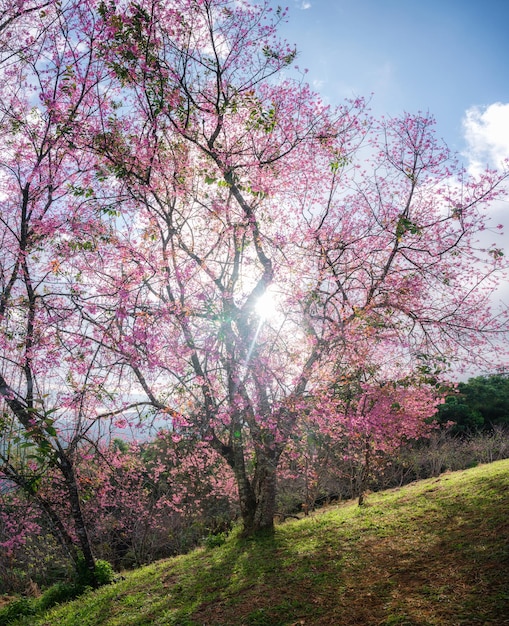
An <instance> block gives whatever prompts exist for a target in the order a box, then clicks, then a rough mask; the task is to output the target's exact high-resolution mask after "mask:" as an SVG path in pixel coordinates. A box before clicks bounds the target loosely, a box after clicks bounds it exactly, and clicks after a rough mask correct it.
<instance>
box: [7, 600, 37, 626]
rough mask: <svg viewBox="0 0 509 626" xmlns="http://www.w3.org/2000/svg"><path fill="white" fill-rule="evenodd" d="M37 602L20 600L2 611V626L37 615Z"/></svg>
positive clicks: (11, 603)
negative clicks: (21, 618)
mask: <svg viewBox="0 0 509 626" xmlns="http://www.w3.org/2000/svg"><path fill="white" fill-rule="evenodd" d="M37 603H38V601H37V600H34V599H33V598H19V600H14V602H10V603H9V604H8V605H7V606H4V607H3V608H2V609H0V626H7V625H8V624H12V623H13V622H14V621H16V620H18V619H19V618H20V617H24V616H28V615H35V614H36V613H37V606H36V605H37Z"/></svg>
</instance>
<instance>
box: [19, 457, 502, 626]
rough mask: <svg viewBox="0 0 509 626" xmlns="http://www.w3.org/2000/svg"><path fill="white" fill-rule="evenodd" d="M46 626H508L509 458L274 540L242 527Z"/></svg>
mask: <svg viewBox="0 0 509 626" xmlns="http://www.w3.org/2000/svg"><path fill="white" fill-rule="evenodd" d="M31 619H32V622H31V624H33V623H34V621H33V620H34V618H33V617H32V618H31ZM37 623H38V624H40V625H42V624H44V625H47V626H55V625H58V626H71V625H72V626H106V625H108V626H114V625H115V626H131V625H132V626H135V625H136V626H142V625H143V626H145V625H146V626H148V625H160V626H161V625H167V624H174V625H178V626H198V625H200V626H201V625H206V626H209V625H210V626H213V625H222V626H241V625H245V626H264V625H267V626H268V625H270V626H278V625H279V626H283V625H287V626H290V625H301V624H316V625H319V624H320V625H336V626H337V625H339V624H341V625H350V624H361V625H373V626H375V625H376V626H394V625H406V626H418V625H422V626H431V625H436V626H438V625H440V626H447V625H450V626H452V625H454V626H458V625H462V626H464V625H485V626H487V625H493V626H495V625H496V626H501V625H503V624H509V460H505V461H499V462H496V463H493V464H491V465H484V466H480V467H477V468H474V469H470V470H467V471H462V472H455V473H450V474H444V475H442V476H441V477H440V478H435V479H430V480H425V481H422V482H419V483H415V484H412V485H409V486H407V487H403V488H401V489H395V490H391V491H387V492H383V493H379V494H371V495H370V496H369V497H368V501H367V504H366V505H365V506H364V507H362V508H359V507H357V506H356V505H355V503H353V502H347V503H341V504H339V505H335V506H331V507H329V508H327V509H324V510H322V511H319V512H316V513H315V514H313V515H311V516H309V517H308V518H305V519H302V520H299V521H291V522H286V523H284V524H282V525H280V526H278V528H277V531H276V533H275V535H274V536H267V537H261V538H257V539H256V540H243V539H240V538H239V537H238V536H237V535H235V533H234V534H233V535H232V536H230V537H229V538H228V539H227V540H226V542H225V543H223V545H220V546H217V547H213V548H212V547H209V548H202V549H199V550H197V551H195V552H193V553H192V554H189V555H185V556H180V557H177V558H174V559H170V560H166V561H161V562H158V563H156V564H153V565H151V566H148V567H145V568H143V569H141V570H138V571H135V572H132V573H128V574H126V575H125V579H124V580H121V581H120V582H118V583H115V584H113V585H110V586H108V587H104V588H102V589H100V590H98V591H96V592H92V593H89V594H87V595H85V596H83V597H82V598H80V599H78V600H77V601H74V602H72V603H69V604H67V605H63V606H60V607H57V608H56V609H53V610H52V611H51V612H50V613H48V614H47V615H46V616H45V618H44V619H42V620H41V621H39V622H37Z"/></svg>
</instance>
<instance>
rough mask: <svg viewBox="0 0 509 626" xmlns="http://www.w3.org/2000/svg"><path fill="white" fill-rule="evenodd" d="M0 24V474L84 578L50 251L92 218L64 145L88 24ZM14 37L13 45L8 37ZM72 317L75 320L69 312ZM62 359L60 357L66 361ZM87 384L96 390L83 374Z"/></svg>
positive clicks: (35, 16) (76, 424)
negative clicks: (57, 484) (43, 518)
mask: <svg viewBox="0 0 509 626" xmlns="http://www.w3.org/2000/svg"><path fill="white" fill-rule="evenodd" d="M10 8H11V9H12V12H11V13H9V11H8V10H6V11H7V13H5V12H4V13H3V16H4V21H3V22H2V29H1V33H0V36H1V37H2V42H3V43H5V46H3V47H2V52H3V56H2V64H1V65H0V72H1V77H2V89H1V94H0V120H1V122H0V129H1V130H0V141H1V147H2V149H1V155H2V156H1V158H0V240H1V248H2V255H1V257H0V288H1V292H0V351H1V359H0V398H1V402H2V420H1V429H0V430H1V436H2V439H1V442H0V477H1V478H4V479H7V480H8V481H10V482H11V483H15V484H16V485H17V486H18V487H19V488H21V489H23V490H24V491H25V493H26V494H28V495H29V496H30V497H32V499H33V500H34V502H35V503H36V504H37V505H38V506H39V508H40V509H41V510H42V511H43V512H44V513H45V514H46V515H47V517H48V519H49V520H50V523H51V527H52V529H53V532H54V534H55V536H56V537H57V538H58V539H59V540H60V541H61V542H62V543H63V545H64V546H65V548H66V549H67V550H68V553H69V554H70V555H71V557H72V558H73V560H74V561H75V563H76V564H78V562H79V560H80V558H81V557H80V554H81V556H82V557H83V558H84V560H85V563H86V566H87V567H88V569H89V570H90V576H91V581H92V582H93V580H94V578H93V576H94V574H93V571H94V558H93V555H92V551H91V548H90V542H89V540H88V536H87V529H86V526H85V522H84V519H83V514H82V509H81V501H80V494H79V487H78V485H77V479H76V472H75V457H76V454H77V447H78V444H79V442H80V440H81V438H82V437H83V436H84V435H85V434H86V433H87V432H88V431H89V430H90V422H89V420H88V419H87V418H86V417H85V414H86V412H87V405H86V402H87V400H86V398H85V396H84V395H83V394H80V393H79V391H80V384H84V383H85V381H86V379H87V372H86V371H85V372H84V373H83V375H82V377H81V381H80V379H79V373H78V371H79V370H78V369H77V368H75V367H74V365H75V364H76V360H78V361H79V353H80V345H81V340H80V339H79V338H75V340H74V343H73V345H71V343H70V342H68V343H67V344H65V343H64V341H63V336H62V333H63V332H64V329H65V334H66V335H71V336H75V330H76V325H75V324H74V322H73V308H72V301H71V299H70V291H68V290H67V285H65V284H64V281H62V279H61V273H62V270H61V269H60V267H59V262H58V253H57V251H58V250H59V249H60V247H61V246H62V245H63V243H64V242H65V245H67V246H72V245H76V246H78V247H79V245H80V241H81V239H82V238H83V236H84V233H85V232H87V231H88V230H89V229H92V230H93V229H94V228H95V225H96V224H97V223H98V220H97V218H96V217H95V209H94V207H93V206H92V205H91V204H90V203H88V202H87V199H86V198H84V197H82V195H81V193H78V192H77V191H76V190H77V189H78V190H79V189H81V187H82V186H83V185H86V184H87V182H86V181H88V180H89V179H90V178H91V176H92V175H93V172H94V171H95V170H94V165H93V157H92V156H91V155H90V154H87V153H85V152H78V151H77V150H76V149H75V148H74V146H73V135H74V131H73V128H74V127H80V126H83V125H89V124H91V123H93V122H92V120H93V117H92V116H93V113H94V111H96V110H97V88H98V83H99V81H100V76H101V74H100V72H99V71H98V70H99V65H98V64H97V62H96V60H95V59H94V58H93V54H92V50H93V46H94V37H96V36H97V33H96V31H95V27H94V24H93V20H92V19H91V14H90V12H89V8H88V7H87V6H83V4H82V5H80V4H79V3H74V2H70V3H66V4H60V3H49V2H47V3H38V4H37V3H28V2H27V3H21V2H19V3H11V4H10ZM11 44H13V45H11ZM78 322H79V320H78ZM70 363H72V364H73V367H72V368H70V367H69V364H70ZM88 382H89V386H88V392H92V394H93V392H94V391H95V389H94V386H93V381H88ZM53 470H56V471H57V472H58V475H59V477H60V478H61V479H62V480H63V483H64V485H65V490H66V493H67V503H68V507H69V515H70V517H71V519H72V520H73V531H70V530H69V527H68V525H67V524H66V520H65V519H63V518H62V516H61V515H60V514H59V510H58V507H55V506H54V504H53V503H52V501H51V499H47V498H46V497H44V496H43V495H42V494H41V493H40V492H39V485H40V481H41V479H42V477H43V476H44V475H45V474H46V473H47V472H52V471H53Z"/></svg>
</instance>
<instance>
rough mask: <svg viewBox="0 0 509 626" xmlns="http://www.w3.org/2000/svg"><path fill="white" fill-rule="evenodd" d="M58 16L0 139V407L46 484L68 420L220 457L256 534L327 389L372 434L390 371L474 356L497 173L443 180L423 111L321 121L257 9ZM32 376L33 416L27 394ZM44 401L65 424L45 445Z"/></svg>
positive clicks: (502, 320) (156, 1)
mask: <svg viewBox="0 0 509 626" xmlns="http://www.w3.org/2000/svg"><path fill="white" fill-rule="evenodd" d="M50 9H51V11H53V13H51V11H50ZM64 9H65V10H64ZM64 9H63V8H62V5H59V4H57V3H55V4H52V5H51V6H50V7H49V8H48V12H47V14H46V12H44V16H43V17H42V18H41V13H40V12H33V13H31V14H30V15H31V16H32V17H34V19H35V17H36V16H37V19H44V20H49V19H50V16H52V19H53V22H52V24H54V28H55V30H54V31H52V30H49V31H44V32H47V33H48V34H47V37H46V36H42V39H41V37H39V38H33V40H32V39H27V49H28V50H30V51H31V54H33V55H34V56H33V60H32V61H31V64H30V63H25V62H24V63H23V66H22V67H23V69H22V70H21V69H20V70H19V72H20V74H19V76H17V80H18V82H17V83H16V84H21V85H24V84H25V83H27V80H28V83H27V84H28V85H29V87H27V89H28V90H29V91H30V94H31V95H28V94H24V95H23V106H22V109H23V113H22V114H21V115H17V117H16V123H15V124H14V127H13V126H12V123H11V125H10V126H9V125H8V124H7V125H6V124H4V126H3V128H4V137H5V140H4V141H15V142H18V141H21V142H22V143H23V142H25V143H27V142H28V143H29V144H30V146H32V144H33V145H35V146H36V149H35V150H33V148H30V150H28V148H25V147H24V144H23V148H22V149H21V148H20V149H19V150H18V152H14V150H13V152H12V155H13V156H12V157H11V156H10V154H11V153H8V154H9V156H8V157H7V158H8V160H9V159H10V160H9V163H8V164H7V165H6V167H5V168H4V169H5V171H6V175H5V176H4V178H3V179H2V185H6V191H5V193H4V196H2V197H3V198H5V201H3V202H4V205H5V207H6V209H5V211H6V212H5V213H4V212H3V213H2V214H5V215H7V216H9V217H8V219H4V221H3V226H4V228H3V232H4V233H5V234H4V235H3V237H4V241H5V242H6V249H7V250H9V253H8V256H7V261H6V263H5V265H4V266H2V296H1V302H2V303H5V304H3V305H2V306H3V307H4V308H3V309H2V310H0V319H1V320H2V322H1V323H2V324H3V325H4V326H3V328H2V333H3V334H2V342H3V345H2V349H3V350H4V351H5V353H12V354H14V355H17V356H16V357H12V356H11V357H8V358H7V359H4V361H3V368H4V369H3V370H2V379H1V381H0V382H1V387H0V390H1V393H2V396H3V398H4V402H5V403H6V405H7V406H8V408H9V411H10V412H11V414H12V415H14V416H15V417H16V419H17V421H18V423H19V424H21V426H22V429H23V431H24V432H25V433H29V434H30V436H32V439H33V440H34V441H37V442H39V441H42V440H43V439H44V441H47V442H48V445H50V446H51V450H53V451H54V452H52V454H54V455H56V456H55V457H52V458H57V459H59V461H58V463H59V466H60V467H61V468H63V467H64V466H65V462H64V461H62V459H64V458H67V457H66V455H68V454H69V452H71V451H74V450H77V449H78V447H79V446H78V443H79V441H82V440H83V437H84V436H85V435H86V433H87V432H88V433H89V432H90V424H95V425H97V424H99V423H100V422H101V420H102V419H106V418H108V419H110V418H111V417H113V416H117V418H118V419H123V420H130V421H133V420H135V419H145V420H146V419H148V418H149V417H155V418H156V419H157V420H163V421H165V422H166V425H167V427H168V428H169V429H170V430H172V431H173V432H174V433H175V435H177V436H183V437H186V438H189V439H191V440H193V441H194V442H196V444H199V445H207V446H210V447H211V448H212V449H213V450H214V451H215V452H216V453H218V454H219V455H221V456H222V457H223V458H224V459H225V461H226V462H227V464H228V465H229V467H230V468H231V470H232V472H233V474H234V476H235V480H236V484H237V489H238V496H239V505H240V510H241V516H242V520H243V524H244V529H245V532H246V533H252V532H255V531H257V530H261V529H271V528H272V526H273V515H274V507H275V496H276V478H277V468H278V464H279V461H280V458H281V455H282V453H283V451H284V450H285V448H286V446H287V444H288V441H289V438H290V436H291V435H292V434H293V433H295V429H296V428H297V425H298V423H299V418H300V417H301V416H302V415H303V414H304V413H306V412H309V411H310V410H311V409H312V410H313V411H314V413H315V415H316V418H315V419H316V420H317V422H320V423H321V424H322V425H323V428H327V424H328V423H329V422H330V421H335V420H336V421H339V422H341V421H342V420H345V419H347V417H348V415H351V413H348V412H345V410H344V407H339V408H338V403H334V402H333V399H334V390H335V389H336V388H337V385H338V381H346V382H347V383H349V384H354V383H357V382H358V381H361V382H362V383H363V384H364V385H366V386H365V387H362V389H361V390H360V396H359V398H357V400H356V404H355V406H356V407H357V409H356V413H355V415H356V416H357V417H356V420H357V418H358V420H357V421H360V422H362V421H363V420H364V421H366V423H367V422H369V424H370V427H369V431H370V432H371V433H374V432H376V433H377V437H378V436H379V435H380V434H381V433H383V434H384V436H385V437H386V438H387V440H388V441H389V440H390V439H391V438H393V436H395V434H394V432H395V431H393V429H394V428H395V426H394V423H395V420H393V419H392V417H393V416H394V414H395V411H396V409H395V408H394V406H395V403H396V402H398V401H399V400H398V397H397V396H398V394H395V395H396V397H394V398H392V399H391V396H390V394H389V393H388V392H389V390H390V386H388V385H387V383H388V382H389V381H400V380H403V379H406V378H407V377H410V378H409V380H410V379H411V377H412V376H414V375H415V373H416V371H417V370H418V368H419V367H422V363H423V360H425V362H426V363H427V364H430V367H434V365H433V364H434V362H435V361H438V362H440V363H441V362H442V361H443V360H444V359H446V360H448V361H449V362H453V361H454V360H455V359H462V358H469V359H470V360H476V359H479V358H482V353H483V349H484V347H485V346H486V345H489V342H490V341H492V340H495V339H496V338H497V337H499V336H500V334H501V333H502V332H504V331H505V329H506V319H507V318H506V317H505V316H502V315H501V314H497V313H496V312H495V313H492V312H491V311H490V309H489V297H490V294H491V292H492V291H493V289H494V288H495V287H496V279H497V275H498V272H499V271H500V270H502V269H503V266H504V256H503V253H502V251H501V250H499V249H498V248H497V247H495V246H494V247H490V248H487V249H484V250H483V249H481V247H480V245H479V244H478V243H477V238H478V235H479V233H480V232H482V231H485V230H486V229H487V228H488V227H489V223H488V222H487V209H488V207H489V204H490V202H491V201H493V200H494V199H496V198H497V197H498V195H499V194H501V193H503V189H502V185H501V183H502V181H503V180H504V178H505V174H498V173H496V172H492V171H488V170H486V171H485V172H484V173H483V174H482V175H481V176H480V177H479V178H477V179H471V178H469V177H467V175H466V173H465V172H464V171H462V169H461V168H460V167H459V166H458V165H457V164H456V163H455V162H454V159H453V158H452V157H451V155H450V154H449V152H448V150H447V148H446V147H445V146H444V145H442V144H441V142H440V141H438V140H437V139H436V137H435V136H434V133H433V120H432V118H431V117H429V116H427V115H422V114H417V115H403V116H402V117H401V118H397V119H387V120H386V119H382V120H380V121H376V120H373V119H371V118H370V117H369V113H368V111H367V110H366V106H365V103H364V102H363V101H362V100H360V99H359V100H355V101H351V102H346V103H344V104H343V105H342V106H339V107H337V108H332V107H329V106H326V105H325V104H324V103H323V102H321V101H320V99H319V97H318V96H317V95H316V94H314V93H312V91H311V90H310V88H309V86H308V85H307V84H306V83H305V82H304V79H303V76H302V75H301V74H299V72H298V70H296V69H295V68H294V63H295V58H296V52H295V50H294V48H293V47H290V46H288V45H287V44H286V43H285V42H281V41H280V40H279V38H278V35H277V27H278V24H279V23H280V21H281V20H283V19H285V13H284V11H282V10H280V9H276V10H273V9H272V7H271V5H270V3H268V2H262V3H260V4H256V5H254V4H252V3H250V2H247V1H244V0H235V1H233V0H176V1H175V2H172V3H168V2H163V1H162V0H141V1H140V2H137V3H134V2H129V1H128V0H121V1H119V2H118V3H115V2H94V1H92V0H90V1H88V2H82V3H80V4H79V5H77V4H76V5H75V4H73V3H72V2H71V3H69V4H65V7H64ZM25 17H26V16H25ZM64 17H65V20H64ZM20 19H21V18H20ZM27 19H28V17H27ZM17 23H19V22H17ZM45 23H47V22H45ZM63 25H64V26H65V28H63V27H62V26H63ZM57 31H58V32H59V33H60V35H59V36H58V37H56V36H55V35H52V36H50V34H49V33H53V32H57ZM64 33H65V36H64ZM27 37H28V35H27ZM32 37H33V33H32ZM42 42H45V43H46V42H47V44H48V46H49V45H50V44H52V45H53V44H54V45H53V48H51V49H52V53H51V54H49V53H48V54H47V53H46V50H47V48H44V45H45V43H44V45H43V43H42ZM48 49H49V48H48ZM41 50H44V51H45V52H44V55H43V56H40V54H41ZM24 54H25V53H24ZM37 55H39V56H37ZM29 58H30V56H29ZM43 58H44V62H43V61H42V59H43ZM36 59H37V60H36ZM6 67H7V68H8V70H7V69H6V70H4V72H6V73H8V72H11V73H12V75H10V76H8V77H9V80H8V81H7V82H6V86H5V87H3V94H4V99H3V101H4V103H5V105H4V111H5V116H7V117H9V116H10V115H11V110H12V106H11V104H10V103H11V102H13V101H14V100H13V97H14V96H13V94H12V93H10V92H9V89H11V90H12V89H13V87H12V85H13V84H14V83H15V78H14V74H15V72H16V71H18V70H17V69H16V67H17V66H16V65H9V64H7V66H6ZM26 76H30V78H29V79H26V78H25V77H26ZM295 77H296V78H295ZM21 78H22V80H21ZM34 81H35V82H34ZM16 93H17V92H16ZM35 98H38V99H39V102H38V104H37V106H36V109H37V113H30V111H31V108H30V107H31V106H34V102H33V100H34V99H35ZM30 125H32V126H33V128H32V127H31V126H30ZM29 127H30V128H31V131H30V133H31V134H30V133H28V135H27V133H26V132H25V131H27V130H28V129H29ZM19 129H23V131H24V132H23V137H24V138H23V139H21V137H19V134H20V130H19ZM27 136H28V137H29V138H31V139H30V141H31V142H32V143H30V141H29V140H28V139H27ZM58 150H61V155H62V156H61V158H60V159H57V154H60V153H59V152H58ZM20 164H21V165H20ZM56 164H58V167H57V168H56ZM20 168H21V169H20ZM43 173H44V177H45V178H44V181H42V179H41V176H42V174H43ZM34 176H36V180H37V181H38V182H39V186H38V189H40V190H41V194H42V195H41V197H40V200H38V202H39V204H37V207H38V208H37V210H32V211H31V212H30V211H28V212H27V209H25V213H26V217H24V216H25V213H23V210H24V209H23V207H24V206H25V204H23V202H24V197H25V196H23V190H25V189H26V190H27V191H26V193H28V192H29V191H31V190H32V186H33V185H34V183H33V179H34ZM9 181H10V183H9ZM28 181H29V182H30V186H29V187H27V184H28ZM41 181H42V182H41ZM47 181H50V182H47ZM8 185H10V187H8ZM12 187H13V188H15V191H16V194H14V193H13V192H12V190H11V188H12ZM31 197H32V196H30V194H29V193H28V196H27V198H28V200H29V204H26V207H28V206H32V205H31V204H30V202H32V200H30V198H31ZM56 198H58V199H59V201H58V202H57V201H56ZM34 206H35V204H34ZM20 207H21V208H20ZM50 209H51V210H50ZM11 215H12V216H13V217H12V218H11V217H10V216H11ZM14 216H15V217H14ZM50 217H51V219H50ZM28 218H29V219H30V220H31V221H30V222H29V221H28ZM13 220H16V221H13ZM14 224H16V226H15V225H14ZM29 227H31V229H32V230H30V229H29ZM23 228H24V229H25V230H23ZM27 229H28V230H27ZM24 232H26V233H27V235H26V237H25V236H24V235H23V233H24ZM28 233H30V236H28ZM34 234H35V237H34ZM42 235H44V237H43V238H42V239H40V238H39V239H38V237H42ZM35 245H37V246H39V247H42V246H44V248H43V250H41V251H38V255H39V256H38V260H37V262H36V261H35V260H34V254H35V252H36V251H35V248H34V247H33V246H35ZM34 286H35V287H36V288H34ZM31 294H32V295H31ZM8 307H9V308H8ZM11 311H12V313H11ZM7 312H9V315H7ZM13 325H17V326H18V327H20V328H22V330H21V331H19V333H18V336H17V337H16V333H14V332H13V331H12V327H13ZM43 331H44V332H43ZM20 333H21V337H22V341H19V337H20ZM43 337H44V341H43V340H42V338H43ZM20 346H21V347H20ZM43 364H44V365H43ZM48 372H49V378H45V380H46V381H48V382H46V383H45V385H46V387H50V388H51V392H50V394H49V396H48V397H51V401H52V405H51V408H50V407H49V400H45V399H44V398H43V394H42V393H40V392H39V390H37V393H35V391H34V389H35V387H34V385H33V382H34V381H35V379H36V378H37V380H42V377H43V375H44V376H46V377H47V376H48ZM52 377H53V378H52ZM50 380H51V381H52V382H51V386H50V385H49V381H50ZM20 381H21V382H20ZM375 383H376V384H375ZM383 383H385V384H386V385H385V387H382V384H383ZM382 388H383V389H385V390H386V391H384V392H383V393H381V392H379V390H380V389H382ZM57 389H58V390H59V391H58V394H59V395H58V398H57V392H56V391H55V390H57ZM374 389H376V390H377V394H378V395H377V398H378V399H377V401H376V402H374V401H372V397H373V393H374V391H373V390H374ZM41 390H42V383H41ZM415 393H416V394H418V392H417V391H416V392H415ZM386 394H388V395H386ZM407 395H409V396H410V395H411V392H410V391H408V394H407ZM363 398H365V400H363ZM41 402H42V405H41V404H40V403H41ZM40 406H42V408H44V411H43V410H42V408H39V407H40ZM352 406H353V405H352ZM375 407H379V410H378V409H375ZM53 408H57V411H56V415H58V416H63V414H64V413H65V412H67V414H68V415H72V420H70V422H69V423H72V424H73V427H72V429H70V430H71V431H72V432H73V433H74V435H73V436H72V437H70V439H69V441H70V442H71V444H67V445H66V447H64V446H62V445H61V444H59V443H58V439H55V435H54V434H53V430H52V428H54V426H53V424H52V423H50V421H49V420H52V419H53V417H52V415H53V413H49V411H52V410H53ZM396 412H397V411H396ZM407 413H408V414H409V415H410V414H413V413H412V412H411V411H410V412H407ZM416 415H422V414H421V413H419V412H418V411H417V412H416ZM34 416H35V427H34ZM38 445H39V444H38ZM45 445H46V444H45ZM59 455H60V456H59ZM69 484H70V485H72V480H70V482H69Z"/></svg>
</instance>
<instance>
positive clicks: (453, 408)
mask: <svg viewBox="0 0 509 626" xmlns="http://www.w3.org/2000/svg"><path fill="white" fill-rule="evenodd" d="M439 420H440V422H442V423H445V422H447V421H451V422H454V424H455V425H454V428H453V432H456V433H464V432H469V431H473V430H482V429H491V428H493V427H495V426H507V425H509V376H507V375H506V374H492V375H490V376H477V377H475V378H470V379H469V380H468V382H466V383H459V384H458V390H457V392H455V393H454V394H451V395H450V396H448V397H447V399H446V402H445V404H443V405H442V406H441V407H439Z"/></svg>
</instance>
